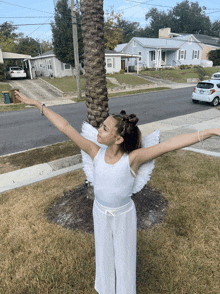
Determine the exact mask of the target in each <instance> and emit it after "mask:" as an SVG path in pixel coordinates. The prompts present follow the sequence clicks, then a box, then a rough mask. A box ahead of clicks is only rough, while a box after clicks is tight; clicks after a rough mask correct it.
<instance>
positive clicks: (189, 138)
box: [129, 128, 220, 171]
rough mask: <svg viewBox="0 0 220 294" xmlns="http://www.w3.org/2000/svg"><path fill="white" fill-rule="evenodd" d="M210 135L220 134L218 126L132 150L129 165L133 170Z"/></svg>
mask: <svg viewBox="0 0 220 294" xmlns="http://www.w3.org/2000/svg"><path fill="white" fill-rule="evenodd" d="M212 136H220V128H218V129H209V130H205V131H199V132H196V133H192V134H185V135H180V136H177V137H173V138H171V139H169V140H168V141H165V142H163V143H159V144H157V145H154V146H152V147H149V148H140V149H136V150H134V151H132V152H131V153H130V155H129V157H130V164H131V167H132V168H133V169H134V171H135V170H137V169H138V167H139V166H140V165H141V164H143V163H145V162H148V161H151V160H153V159H155V158H157V157H159V156H161V155H163V154H165V153H167V152H170V151H174V150H177V149H180V148H183V147H186V146H190V145H193V144H195V143H197V142H200V141H203V140H206V139H208V138H210V137H212Z"/></svg>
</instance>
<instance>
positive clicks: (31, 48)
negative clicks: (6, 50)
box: [15, 37, 41, 57]
mask: <svg viewBox="0 0 220 294" xmlns="http://www.w3.org/2000/svg"><path fill="white" fill-rule="evenodd" d="M15 52H16V53H19V54H27V55H31V56H32V57H35V56H37V55H39V54H40V52H41V51H40V42H39V41H38V40H35V39H33V38H30V37H25V38H20V39H19V40H18V44H17V45H16V48H15Z"/></svg>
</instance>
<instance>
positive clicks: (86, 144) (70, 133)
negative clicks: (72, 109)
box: [15, 91, 100, 159]
mask: <svg viewBox="0 0 220 294" xmlns="http://www.w3.org/2000/svg"><path fill="white" fill-rule="evenodd" d="M15 94H16V98H17V99H18V100H20V101H21V102H24V103H26V104H30V105H34V106H36V107H37V108H38V109H39V110H41V109H42V112H43V114H44V115H45V116H46V117H47V118H48V119H49V120H50V121H51V122H52V123H53V124H54V125H55V127H57V128H58V130H60V131H61V132H62V133H63V134H65V135H66V136H67V137H69V138H70V139H71V140H72V141H73V142H74V143H76V145H78V146H79V148H80V149H82V150H83V151H85V152H86V153H88V154H89V155H90V156H91V157H92V159H93V158H94V157H95V155H96V154H97V152H98V150H99V148H100V147H99V146H98V145H96V144H95V143H93V142H91V141H89V140H87V139H85V138H84V137H83V136H81V135H80V134H79V133H78V132H77V131H76V130H75V129H74V128H73V127H72V126H71V125H70V124H69V123H68V122H67V121H66V120H65V119H64V118H63V117H62V116H60V115H58V114H57V113H55V112H53V111H52V110H50V109H49V108H47V107H46V106H43V107H42V104H41V103H40V102H39V101H35V100H32V99H30V98H28V97H26V96H24V95H22V94H21V93H19V92H17V91H15Z"/></svg>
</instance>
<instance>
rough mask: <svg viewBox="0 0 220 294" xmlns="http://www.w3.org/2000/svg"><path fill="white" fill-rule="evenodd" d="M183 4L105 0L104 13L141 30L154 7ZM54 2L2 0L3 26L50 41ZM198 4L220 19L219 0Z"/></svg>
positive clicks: (0, 16)
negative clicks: (118, 16)
mask: <svg viewBox="0 0 220 294" xmlns="http://www.w3.org/2000/svg"><path fill="white" fill-rule="evenodd" d="M182 1H183V0H181V1H174V0H166V5H165V6H164V0H147V1H144V0H104V11H105V12H107V10H111V8H113V9H114V11H115V12H120V13H122V17H123V18H124V19H125V20H129V21H132V22H135V21H136V22H139V23H140V26H141V27H145V26H146V25H147V23H146V21H145V15H146V13H147V12H148V11H149V10H150V9H151V8H153V7H155V8H157V9H158V10H161V11H166V12H167V10H168V9H172V8H173V7H174V6H176V4H177V3H180V2H182ZM55 2H56V0H37V1H36V0H35V1H33V2H32V1H30V0H19V1H17V0H5V1H1V0H0V24H2V23H4V22H5V21H8V22H10V21H11V22H13V24H14V25H18V30H17V31H16V32H17V33H23V34H24V37H26V36H28V37H31V38H34V39H38V40H39V41H43V40H45V41H50V42H51V40H52V33H51V26H50V22H51V21H53V20H54V4H55ZM190 2H196V0H193V1H190ZM198 3H199V6H201V7H202V6H205V7H206V15H207V16H209V17H210V20H211V21H212V22H214V21H216V20H220V8H219V4H218V3H219V0H209V1H207V0H198Z"/></svg>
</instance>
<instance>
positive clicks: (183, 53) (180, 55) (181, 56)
mask: <svg viewBox="0 0 220 294" xmlns="http://www.w3.org/2000/svg"><path fill="white" fill-rule="evenodd" d="M179 59H180V60H183V59H186V50H180V51H179Z"/></svg>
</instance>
